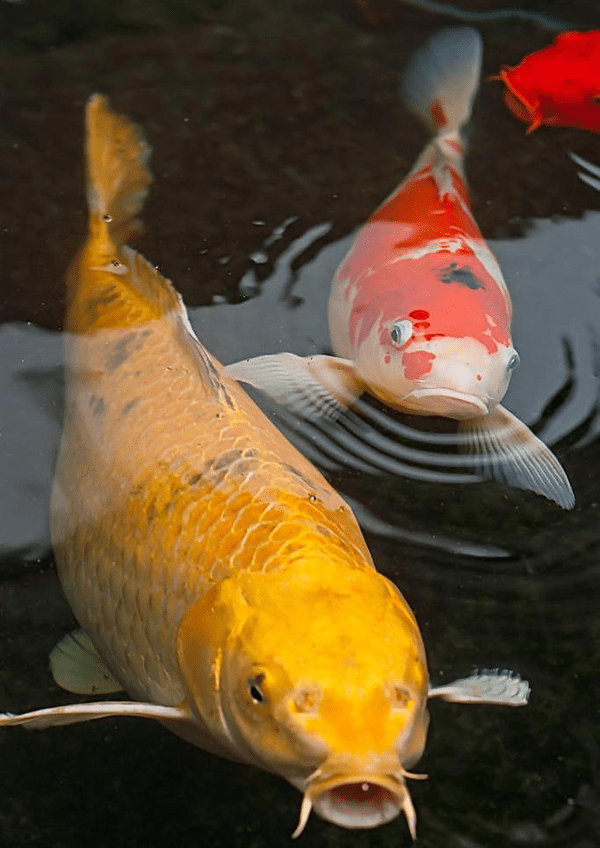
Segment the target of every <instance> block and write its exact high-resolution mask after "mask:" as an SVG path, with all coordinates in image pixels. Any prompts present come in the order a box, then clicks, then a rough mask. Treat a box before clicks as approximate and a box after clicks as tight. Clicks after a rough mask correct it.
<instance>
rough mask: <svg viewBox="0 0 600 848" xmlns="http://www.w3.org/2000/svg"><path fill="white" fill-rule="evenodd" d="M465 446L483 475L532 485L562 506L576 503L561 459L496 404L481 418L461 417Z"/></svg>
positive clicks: (515, 483)
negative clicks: (463, 419) (465, 418)
mask: <svg viewBox="0 0 600 848" xmlns="http://www.w3.org/2000/svg"><path fill="white" fill-rule="evenodd" d="M459 431H460V432H461V434H463V436H464V437H465V444H464V445H463V450H464V451H465V452H466V453H469V454H473V460H474V465H475V469H476V470H477V471H478V472H479V473H480V474H482V475H483V476H484V477H488V478H492V479H493V480H499V481H501V482H503V483H507V484H508V485H509V486H516V487H517V488H520V489H529V490H531V491H532V492H536V493H537V494H538V495H544V497H546V498H548V499H549V500H551V501H555V502H556V503H557V504H558V505H559V506H561V507H562V508H563V509H572V508H573V507H574V506H575V496H574V494H573V489H572V488H571V484H570V483H569V479H568V477H567V475H566V474H565V472H564V470H563V467H562V466H561V464H560V462H559V461H558V460H557V458H556V457H555V456H554V454H553V453H552V451H551V450H550V448H548V447H546V445H545V444H544V443H543V442H542V441H541V440H540V439H538V437H537V436H534V434H533V433H532V432H531V430H530V429H529V427H527V426H526V425H525V424H523V422H522V421H519V419H518V418H517V417H516V416H515V415H513V414H512V413H511V412H509V411H508V410H507V409H505V408H504V407H503V406H501V405H498V406H495V407H494V408H493V409H492V410H491V412H488V414H487V415H483V416H482V417H481V418H469V419H467V420H465V421H461V422H460V425H459Z"/></svg>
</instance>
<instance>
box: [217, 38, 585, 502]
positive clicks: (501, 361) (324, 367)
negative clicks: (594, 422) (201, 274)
mask: <svg viewBox="0 0 600 848" xmlns="http://www.w3.org/2000/svg"><path fill="white" fill-rule="evenodd" d="M481 55H482V46H481V38H480V36H479V34H478V32H477V31H476V30H474V29H471V28H467V27H459V28H453V29H446V30H442V31H441V32H438V33H436V34H435V35H434V36H433V38H432V39H431V40H430V41H429V42H428V43H427V44H426V45H425V46H424V47H423V48H422V49H421V50H420V51H419V52H418V53H417V54H416V55H415V56H414V58H413V60H412V62H411V63H410V65H409V68H408V69H407V71H406V73H405V77H404V83H403V94H404V100H405V103H406V105H407V106H408V107H409V108H411V110H412V111H414V112H416V114H417V115H419V117H421V119H422V120H423V121H424V122H425V123H426V124H427V125H428V127H429V129H430V131H431V133H432V139H431V140H430V141H429V143H428V144H427V145H426V146H425V148H424V150H423V152H422V153H421V155H420V156H419V158H418V159H417V161H416V163H415V165H414V166H413V168H412V170H411V172H410V173H409V175H408V176H407V177H406V179H405V180H404V181H403V182H402V183H401V184H400V186H399V187H398V188H397V189H396V190H395V191H394V192H393V193H392V194H391V195H390V196H389V197H388V198H387V200H385V201H384V202H383V204H382V205H381V206H380V207H379V209H378V210H377V211H376V212H375V213H374V214H373V215H372V216H371V218H370V219H369V220H368V221H367V223H366V224H365V225H364V227H363V228H362V229H361V230H360V232H359V233H358V235H357V236H356V238H355V240H354V243H353V245H352V248H351V249H350V252H349V253H348V255H347V256H346V258H345V259H344V261H343V262H342V264H341V265H340V267H339V268H338V270H337V273H336V275H335V278H334V280H333V283H332V287H331V294H330V298H329V309H328V318H329V330H330V337H331V343H332V345H333V349H334V351H335V353H336V354H337V356H335V357H332V356H314V357H308V358H303V357H299V356H294V355H293V354H289V353H283V354H275V355H266V356H260V357H256V358H255V359H253V360H246V361H244V362H240V363H234V364H232V365H230V366H228V367H227V371H226V373H227V374H228V375H229V376H231V377H235V378H236V379H239V380H242V381H244V382H247V383H249V384H251V385H254V386H255V387H257V388H259V389H262V390H263V391H265V392H266V393H267V394H269V395H271V396H272V397H273V398H274V399H275V400H277V401H278V402H279V403H282V404H284V405H285V406H288V407H289V408H291V409H293V410H295V411H298V412H300V413H302V414H304V415H307V416H308V417H319V416H321V415H325V416H327V415H330V416H335V414H336V413H337V412H338V411H339V410H340V409H343V408H345V407H347V406H349V405H350V404H352V403H353V401H355V400H356V398H357V397H358V396H359V395H360V394H361V393H363V392H365V391H368V392H370V393H371V394H372V395H374V396H375V397H377V398H379V399H380V400H381V401H383V402H384V403H385V404H388V405H389V406H390V407H392V408H395V409H399V410H402V411H405V412H408V413H411V414H413V415H438V416H446V417H449V418H454V419H457V420H458V421H459V422H460V425H459V427H460V431H461V433H462V434H463V437H464V443H465V446H466V452H467V453H468V454H470V459H471V463H470V464H472V465H474V466H475V469H476V470H477V471H478V472H480V473H481V474H483V475H484V476H491V477H494V478H497V479H499V480H502V481H504V482H507V483H509V484H511V485H515V486H519V487H521V488H525V489H531V490H533V491H534V492H538V493H539V494H542V495H545V496H546V497H547V498H550V499H551V500H554V501H556V503H558V504H559V505H560V506H561V507H564V508H565V509H570V508H572V507H573V505H574V503H575V498H574V495H573V490H572V489H571V485H570V483H569V480H568V478H567V475H566V474H565V472H564V470H563V468H562V466H561V465H560V463H559V462H558V460H557V459H556V457H555V456H554V454H553V453H552V452H551V451H550V450H549V449H548V448H547V447H546V445H545V444H544V443H543V442H542V441H541V440H540V439H538V438H537V437H536V436H535V435H534V434H533V433H532V432H531V430H530V429H529V428H528V427H527V426H526V425H525V424H523V422H522V421H519V419H518V418H516V416H514V415H513V414H512V413H511V412H509V411H508V410H507V409H505V408H504V407H503V406H502V405H501V404H500V401H501V400H502V398H503V397H504V394H505V392H506V390H507V388H508V384H509V381H510V378H511V375H512V372H513V370H514V369H515V368H516V367H517V366H518V364H519V356H518V354H517V352H516V350H515V348H514V347H513V344H512V338H511V332H510V324H511V318H512V307H511V301H510V295H509V293H508V289H507V287H506V283H505V281H504V278H503V276H502V272H501V270H500V267H499V265H498V262H497V261H496V259H495V257H494V256H493V254H492V252H491V250H490V249H489V247H488V246H487V244H486V242H485V240H484V238H483V236H482V234H481V231H480V229H479V227H478V225H477V223H476V221H475V218H474V217H473V213H472V211H471V207H470V203H469V197H468V193H467V187H466V183H465V177H464V169H463V160H464V154H465V144H464V141H463V139H462V138H461V127H462V126H463V125H464V124H465V123H467V122H468V120H469V118H470V115H471V106H472V102H473V99H474V97H475V93H476V91H477V87H478V85H479V78H480V69H481Z"/></svg>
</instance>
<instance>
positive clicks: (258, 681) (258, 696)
mask: <svg viewBox="0 0 600 848" xmlns="http://www.w3.org/2000/svg"><path fill="white" fill-rule="evenodd" d="M264 682H265V675H264V674H263V673H261V674H255V675H254V677H250V678H248V681H247V686H248V694H249V695H250V697H251V698H252V700H253V701H254V703H255V704H262V703H264V702H265V701H266V699H267V698H266V695H265V693H264V689H263V686H262V684H263V683H264Z"/></svg>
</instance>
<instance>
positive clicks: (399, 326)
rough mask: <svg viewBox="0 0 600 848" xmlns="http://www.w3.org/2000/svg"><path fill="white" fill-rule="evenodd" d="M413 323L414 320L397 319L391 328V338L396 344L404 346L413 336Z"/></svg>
mask: <svg viewBox="0 0 600 848" xmlns="http://www.w3.org/2000/svg"><path fill="white" fill-rule="evenodd" d="M412 331H413V325H412V321H409V320H408V319H405V320H404V321H396V322H395V323H394V324H392V327H391V329H390V338H391V340H392V341H393V343H394V344H395V345H397V346H398V347H402V345H405V344H406V342H407V341H408V340H409V339H410V337H411V336H412Z"/></svg>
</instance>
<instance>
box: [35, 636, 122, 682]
mask: <svg viewBox="0 0 600 848" xmlns="http://www.w3.org/2000/svg"><path fill="white" fill-rule="evenodd" d="M50 670H51V671H52V677H53V678H54V681H55V683H56V684H57V685H58V686H60V687H61V688H62V689H66V690H67V692H73V693H75V694H77V695H107V694H109V693H110V692H121V691H122V689H123V687H122V686H121V684H120V683H119V682H118V680H116V679H115V678H114V677H113V676H112V674H111V673H110V671H109V670H108V669H107V667H106V666H105V665H104V661H103V660H102V658H101V657H100V654H99V653H98V651H97V650H96V649H95V648H94V646H93V644H92V640H91V639H90V637H89V636H88V635H87V633H84V632H83V630H74V631H73V632H72V633H67V635H66V636H64V637H63V638H62V639H61V640H60V642H58V643H57V644H56V646H55V647H54V648H53V649H52V651H51V653H50Z"/></svg>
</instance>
